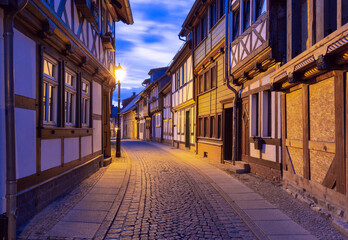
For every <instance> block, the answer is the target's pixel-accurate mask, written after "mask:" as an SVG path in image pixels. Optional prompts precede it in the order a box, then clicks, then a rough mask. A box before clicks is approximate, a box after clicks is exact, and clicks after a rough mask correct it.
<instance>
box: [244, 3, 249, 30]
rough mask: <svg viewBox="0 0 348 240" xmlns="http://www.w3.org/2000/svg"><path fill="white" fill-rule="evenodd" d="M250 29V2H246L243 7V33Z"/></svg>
mask: <svg viewBox="0 0 348 240" xmlns="http://www.w3.org/2000/svg"><path fill="white" fill-rule="evenodd" d="M248 27H250V0H245V1H244V7H243V31H245V30H247V28H248Z"/></svg>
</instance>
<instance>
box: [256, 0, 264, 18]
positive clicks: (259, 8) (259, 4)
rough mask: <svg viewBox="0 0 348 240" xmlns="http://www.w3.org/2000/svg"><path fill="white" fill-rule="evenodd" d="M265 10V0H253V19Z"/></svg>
mask: <svg viewBox="0 0 348 240" xmlns="http://www.w3.org/2000/svg"><path fill="white" fill-rule="evenodd" d="M265 12H266V0H255V21H256V20H257V19H258V18H259V17H260V16H261V15H262V14H264V13H265Z"/></svg>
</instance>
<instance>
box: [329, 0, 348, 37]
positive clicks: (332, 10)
mask: <svg viewBox="0 0 348 240" xmlns="http://www.w3.org/2000/svg"><path fill="white" fill-rule="evenodd" d="M343 2H347V1H342V5H343ZM347 11H348V9H346V12H347ZM342 15H344V13H343V12H342ZM336 29H337V3H333V2H332V0H330V1H329V0H324V37H326V36H327V35H329V34H331V33H332V32H334V31H335V30H336Z"/></svg>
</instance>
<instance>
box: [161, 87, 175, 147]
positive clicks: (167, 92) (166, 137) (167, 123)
mask: <svg viewBox="0 0 348 240" xmlns="http://www.w3.org/2000/svg"><path fill="white" fill-rule="evenodd" d="M159 98H160V101H161V102H162V103H161V104H162V106H163V109H162V113H163V114H162V126H163V127H162V142H163V143H167V144H172V143H173V122H172V116H173V114H172V82H171V81H169V82H168V83H167V84H166V86H164V87H163V89H162V90H161V91H160V92H159Z"/></svg>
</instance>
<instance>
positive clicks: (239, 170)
mask: <svg viewBox="0 0 348 240" xmlns="http://www.w3.org/2000/svg"><path fill="white" fill-rule="evenodd" d="M224 163H225V164H226V165H227V166H228V168H229V170H230V171H231V172H233V173H236V174H243V173H249V172H250V166H249V164H248V163H246V162H242V161H236V162H235V165H233V164H232V162H231V161H227V160H224Z"/></svg>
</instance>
